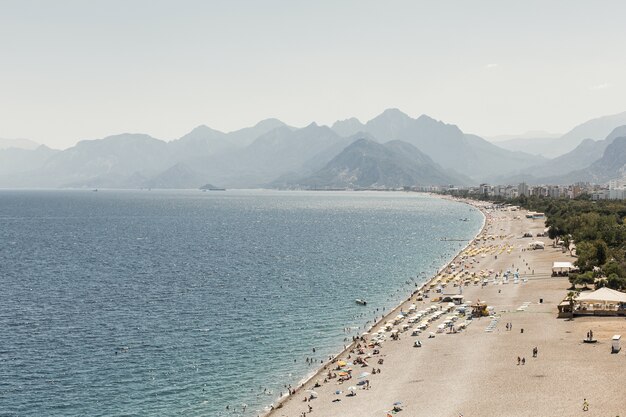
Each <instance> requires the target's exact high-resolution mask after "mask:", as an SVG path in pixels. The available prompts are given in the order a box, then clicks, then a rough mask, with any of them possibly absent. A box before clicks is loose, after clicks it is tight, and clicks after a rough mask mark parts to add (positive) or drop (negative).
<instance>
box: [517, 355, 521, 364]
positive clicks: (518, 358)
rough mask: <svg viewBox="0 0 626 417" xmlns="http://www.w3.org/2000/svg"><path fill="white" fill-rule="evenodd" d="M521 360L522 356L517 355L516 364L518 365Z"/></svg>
mask: <svg viewBox="0 0 626 417" xmlns="http://www.w3.org/2000/svg"><path fill="white" fill-rule="evenodd" d="M521 362H522V358H520V357H519V356H518V357H517V364H518V365H519V364H520V363H521Z"/></svg>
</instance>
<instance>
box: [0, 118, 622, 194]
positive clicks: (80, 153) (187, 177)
mask: <svg viewBox="0 0 626 417" xmlns="http://www.w3.org/2000/svg"><path fill="white" fill-rule="evenodd" d="M618 116H620V115H614V116H609V117H607V118H600V119H602V120H601V121H599V119H597V120H595V121H592V122H593V123H592V122H589V123H587V124H583V125H580V126H579V127H577V129H575V130H576V132H578V133H576V132H574V133H576V134H574V133H571V132H570V134H569V136H568V135H564V137H566V136H567V137H570V138H571V137H576V135H579V136H580V135H581V134H587V133H589V132H590V131H592V130H594V129H596V130H597V131H600V130H601V129H604V128H605V127H606V125H607V124H613V123H615V121H616V120H619V117H618ZM355 131H356V132H357V133H355ZM581 132H582V133H581ZM622 134H623V132H622V131H620V130H618V131H616V132H615V133H613V134H612V135H613V136H620V135H622ZM357 139H367V140H368V141H370V142H378V143H379V144H380V143H386V142H389V141H390V140H391V141H396V140H398V141H402V142H406V143H409V144H411V145H413V146H412V147H411V148H406V147H402V146H404V145H402V146H401V145H385V152H387V153H384V152H383V151H382V150H381V149H379V152H380V154H379V157H378V159H377V161H378V162H379V163H380V166H381V167H384V170H383V171H381V172H382V174H381V175H382V176H381V177H380V180H381V181H389V182H390V183H391V182H394V181H391V180H392V179H394V175H396V177H395V180H398V181H399V180H400V179H403V178H404V179H406V180H408V179H412V180H418V179H419V180H421V179H427V180H429V181H430V180H433V181H434V180H435V179H436V178H440V179H441V180H443V179H444V177H445V178H446V179H447V180H448V181H445V182H450V183H455V184H463V183H470V182H471V183H474V184H476V183H478V182H482V181H484V180H485V179H494V178H499V179H502V178H507V179H514V180H515V179H517V178H518V177H519V178H522V177H523V178H525V179H527V178H530V179H534V178H539V179H541V178H556V177H559V176H562V175H565V174H567V173H569V171H571V170H574V169H581V168H584V167H586V166H588V165H591V163H592V162H594V160H596V159H599V158H600V157H603V155H604V153H603V152H604V149H606V148H607V146H609V145H610V140H609V139H608V138H607V139H606V140H605V141H584V142H583V143H579V146H578V147H576V149H573V150H572V151H571V152H569V153H568V154H567V155H563V156H562V157H559V158H556V159H554V160H551V161H549V162H546V160H545V158H541V157H537V156H533V155H530V154H528V153H524V152H511V151H508V150H505V149H502V148H499V147H498V146H496V145H494V144H492V143H490V142H487V141H486V140H484V139H483V138H481V137H479V136H476V135H471V134H466V133H463V132H462V131H461V130H460V129H459V128H458V127H457V126H455V125H452V124H446V123H443V122H441V121H437V120H435V119H432V118H430V117H428V116H426V115H422V116H420V117H418V118H417V119H413V118H411V117H409V116H408V115H406V114H405V113H403V112H401V111H400V110H397V109H388V110H385V111H384V112H383V113H381V114H380V115H378V116H377V117H375V118H373V119H372V120H370V121H368V122H367V123H365V124H363V123H361V122H360V121H359V120H357V119H355V118H351V119H347V120H343V121H337V122H336V123H334V124H333V127H332V129H331V128H329V127H327V126H319V125H317V124H315V123H311V124H310V125H309V126H306V127H304V128H301V129H297V128H293V127H290V126H287V125H285V124H284V123H283V122H281V121H280V120H277V119H267V120H263V121H261V122H259V123H257V124H256V125H255V126H252V127H248V128H244V129H240V130H236V131H233V132H229V133H224V132H220V131H218V130H215V129H212V128H210V127H208V126H204V125H201V126H198V127H196V128H195V129H193V130H192V131H191V132H189V133H188V134H186V135H184V136H182V137H181V138H179V139H176V140H173V141H171V142H165V141H162V140H159V139H155V138H153V137H151V136H149V135H145V134H129V133H126V134H121V135H114V136H109V137H106V138H103V139H96V140H85V141H81V142H79V143H78V144H76V145H75V146H73V147H71V148H68V149H66V150H64V151H54V150H51V149H49V148H46V147H40V148H37V149H34V150H23V149H5V150H0V186H3V187H59V186H72V187H96V186H97V187H113V188H139V187H151V188H159V187H164V188H180V187H182V188H189V187H192V188H196V187H198V186H200V185H201V184H202V183H208V182H210V183H214V184H219V185H220V186H225V187H229V188H235V187H259V186H267V185H276V186H281V185H287V184H292V183H293V181H294V179H299V178H308V177H311V176H312V175H313V174H314V173H317V172H318V171H320V170H321V169H322V168H324V167H325V166H326V165H327V164H328V163H329V162H330V161H331V160H333V159H334V158H335V157H337V156H338V155H340V154H341V153H342V152H343V151H344V150H345V149H346V148H347V147H348V146H349V145H350V144H352V143H353V142H354V141H355V140H357ZM561 139H562V138H561ZM368 143H369V142H368ZM415 150H417V152H419V153H420V155H422V154H423V155H426V156H428V157H429V160H430V162H432V163H434V164H435V165H436V166H437V169H435V168H432V167H431V166H430V165H429V164H428V163H426V162H424V160H422V159H421V158H418V157H417V154H415ZM351 152H355V149H351ZM372 152H373V150H372ZM389 152H392V153H393V155H394V157H390V156H389ZM402 152H405V153H406V154H407V156H406V158H404V159H403V158H400V157H399V156H398V154H399V153H402ZM367 155H370V154H369V153H368V154H367ZM384 155H386V157H387V159H384V158H383V156H384ZM344 157H345V155H344ZM407 158H408V159H407ZM410 161H412V162H410ZM344 162H345V161H344ZM390 163H397V164H399V165H398V167H397V169H398V171H397V172H395V173H394V171H393V170H392V169H391V167H390V166H389V164H390ZM411 163H414V164H416V167H419V169H421V170H422V171H419V173H420V175H421V176H420V175H418V172H414V171H410V170H409V169H408V165H407V164H411ZM425 167H427V168H428V169H431V168H432V169H431V170H432V172H433V173H437V174H436V175H435V174H433V176H429V175H427V171H428V170H426V171H424V170H423V169H426V168H425ZM348 168H349V167H348ZM361 168H363V167H356V166H355V167H354V168H350V169H354V170H357V169H361ZM416 169H417V168H416ZM442 170H443V171H442ZM453 171H454V172H456V173H459V174H455V173H454V172H453ZM359 172H360V171H359ZM444 174H445V176H444ZM360 175H365V173H361V174H360ZM372 175H373V173H371V172H368V173H367V176H366V177H364V178H365V181H366V182H367V180H369V179H370V178H372ZM359 181H360V180H359ZM398 181H395V182H396V183H397V182H398ZM359 184H360V183H359ZM378 184H380V183H378Z"/></svg>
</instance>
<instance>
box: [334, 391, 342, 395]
mask: <svg viewBox="0 0 626 417" xmlns="http://www.w3.org/2000/svg"><path fill="white" fill-rule="evenodd" d="M342 392H343V391H339V390H337V391H335V395H339V394H341V393H342Z"/></svg>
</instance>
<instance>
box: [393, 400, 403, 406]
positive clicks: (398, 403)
mask: <svg viewBox="0 0 626 417" xmlns="http://www.w3.org/2000/svg"><path fill="white" fill-rule="evenodd" d="M393 405H402V402H401V401H396V402H395V403H393Z"/></svg>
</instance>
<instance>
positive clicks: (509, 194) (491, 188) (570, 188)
mask: <svg viewBox="0 0 626 417" xmlns="http://www.w3.org/2000/svg"><path fill="white" fill-rule="evenodd" d="M411 189H412V190H414V191H421V192H432V193H445V194H450V195H458V196H463V195H464V196H485V197H491V198H501V199H513V198H518V197H521V196H526V197H532V196H535V197H547V198H569V199H574V198H577V197H580V196H582V195H588V196H589V198H590V199H591V200H594V201H597V200H626V176H624V177H622V178H620V179H615V180H612V181H609V182H608V183H605V184H593V183H589V182H577V183H574V184H566V185H563V184H561V185H558V184H543V185H530V184H527V183H525V182H521V183H519V184H517V185H511V184H507V185H490V184H486V183H484V184H480V185H478V186H475V187H457V186H454V185H450V186H448V187H443V186H416V187H411Z"/></svg>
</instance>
